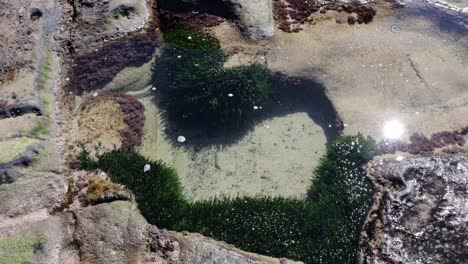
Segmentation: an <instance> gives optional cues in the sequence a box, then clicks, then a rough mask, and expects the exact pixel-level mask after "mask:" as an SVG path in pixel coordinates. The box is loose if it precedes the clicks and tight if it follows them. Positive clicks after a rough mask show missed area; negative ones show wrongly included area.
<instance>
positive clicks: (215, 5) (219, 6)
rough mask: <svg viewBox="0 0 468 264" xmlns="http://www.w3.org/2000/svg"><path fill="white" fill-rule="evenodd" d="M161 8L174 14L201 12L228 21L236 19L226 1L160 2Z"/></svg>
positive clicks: (165, 0) (160, 0)
mask: <svg viewBox="0 0 468 264" xmlns="http://www.w3.org/2000/svg"><path fill="white" fill-rule="evenodd" d="M158 5H159V7H161V8H163V9H166V10H171V11H174V12H193V11H196V12H201V13H208V14H212V15H216V16H219V17H224V18H227V19H231V18H235V16H234V12H233V11H232V7H231V6H230V5H228V4H227V3H226V2H225V1H213V0H197V1H181V0H159V1H158Z"/></svg>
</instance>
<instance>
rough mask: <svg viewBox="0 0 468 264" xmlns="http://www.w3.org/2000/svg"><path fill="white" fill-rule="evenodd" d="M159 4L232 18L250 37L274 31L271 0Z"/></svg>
mask: <svg viewBox="0 0 468 264" xmlns="http://www.w3.org/2000/svg"><path fill="white" fill-rule="evenodd" d="M160 6H161V7H162V8H167V9H170V10H174V11H190V10H194V11H195V10H196V11H200V12H206V13H212V14H215V15H218V16H221V17H225V18H233V19H235V20H237V21H238V22H239V27H240V29H241V30H242V31H244V33H245V34H246V35H247V36H249V37H250V38H252V39H259V38H268V37H271V36H273V33H274V28H275V26H274V24H275V21H274V19H273V1H272V0H255V1H252V0H215V1H213V0H162V1H160Z"/></svg>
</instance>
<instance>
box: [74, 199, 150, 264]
mask: <svg viewBox="0 0 468 264" xmlns="http://www.w3.org/2000/svg"><path fill="white" fill-rule="evenodd" d="M75 219H76V224H75V226H76V230H75V234H74V238H75V241H76V243H77V244H78V247H79V255H80V259H81V263H96V264H98V263H99V264H105V263H141V262H142V261H143V259H142V258H143V257H144V256H145V254H144V252H145V250H146V234H147V225H148V224H147V222H146V220H145V219H144V218H143V216H142V215H141V214H140V211H139V210H138V209H137V207H136V205H135V204H133V203H130V202H126V201H116V202H112V203H109V204H99V205H96V206H92V207H86V208H83V209H80V210H77V211H76V212H75Z"/></svg>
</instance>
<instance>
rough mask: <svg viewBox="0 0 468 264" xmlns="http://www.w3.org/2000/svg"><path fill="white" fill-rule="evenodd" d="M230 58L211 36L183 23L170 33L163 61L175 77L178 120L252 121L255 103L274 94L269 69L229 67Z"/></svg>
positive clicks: (171, 107) (172, 96)
mask: <svg viewBox="0 0 468 264" xmlns="http://www.w3.org/2000/svg"><path fill="white" fill-rule="evenodd" d="M227 57H228V56H227V55H226V54H225V53H224V52H223V50H222V49H221V48H220V45H219V43H218V41H217V40H216V39H214V38H211V37H210V36H207V35H204V34H201V33H198V32H196V31H190V30H187V29H185V28H184V27H182V26H177V27H175V28H174V29H172V30H171V31H169V32H167V33H166V34H165V46H164V47H163V52H162V56H161V59H160V65H161V67H163V68H164V70H163V71H165V70H167V76H169V80H168V85H167V86H168V87H167V95H168V111H169V115H170V116H171V117H172V120H179V121H180V120H182V121H181V122H182V123H184V124H190V125H196V126H205V127H206V126H209V127H220V126H234V127H236V126H237V127H238V126H239V125H240V124H241V123H244V122H246V121H247V120H248V117H249V115H250V114H251V113H252V112H253V109H254V106H255V105H260V104H262V103H263V102H264V101H265V100H266V99H267V97H268V96H269V95H270V93H271V87H270V83H269V73H268V71H267V70H266V69H265V68H263V67H262V66H260V65H258V64H253V65H246V66H239V67H232V68H225V67H224V63H225V62H226V60H227ZM156 79H158V78H156ZM158 86H159V84H158Z"/></svg>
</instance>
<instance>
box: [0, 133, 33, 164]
mask: <svg viewBox="0 0 468 264" xmlns="http://www.w3.org/2000/svg"><path fill="white" fill-rule="evenodd" d="M38 143H39V140H37V139H33V138H27V137H21V138H14V139H10V140H7V141H0V149H1V150H2V151H0V163H7V162H10V161H12V160H14V159H15V158H18V157H19V156H20V155H21V154H23V153H24V152H25V151H26V150H27V148H28V147H29V146H33V145H37V144H38Z"/></svg>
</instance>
